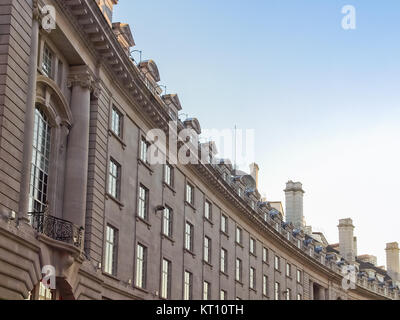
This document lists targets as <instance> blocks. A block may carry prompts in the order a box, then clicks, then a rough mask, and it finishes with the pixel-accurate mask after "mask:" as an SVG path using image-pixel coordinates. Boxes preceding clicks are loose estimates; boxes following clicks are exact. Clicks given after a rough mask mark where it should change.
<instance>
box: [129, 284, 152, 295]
mask: <svg viewBox="0 0 400 320" xmlns="http://www.w3.org/2000/svg"><path fill="white" fill-rule="evenodd" d="M133 289H136V290H139V291H141V292H143V293H146V294H149V293H150V292H149V291H147V290H146V289H144V288H140V287H137V286H133Z"/></svg>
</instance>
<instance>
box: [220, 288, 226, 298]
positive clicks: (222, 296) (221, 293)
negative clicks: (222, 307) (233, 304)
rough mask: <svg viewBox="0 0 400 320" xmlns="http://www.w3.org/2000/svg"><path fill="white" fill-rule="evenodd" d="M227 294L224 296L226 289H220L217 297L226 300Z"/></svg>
mask: <svg viewBox="0 0 400 320" xmlns="http://www.w3.org/2000/svg"><path fill="white" fill-rule="evenodd" d="M226 298H227V296H226V291H225V290H221V292H220V294H219V299H220V300H226Z"/></svg>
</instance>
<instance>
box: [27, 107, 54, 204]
mask: <svg viewBox="0 0 400 320" xmlns="http://www.w3.org/2000/svg"><path fill="white" fill-rule="evenodd" d="M50 141H51V129H50V122H49V120H48V118H47V116H46V115H45V114H44V113H43V112H42V111H40V110H39V109H35V120H34V131H33V150H32V162H31V180H30V192H29V193H30V194H29V195H30V201H29V212H44V211H45V210H46V207H47V194H48V180H49V164H50Z"/></svg>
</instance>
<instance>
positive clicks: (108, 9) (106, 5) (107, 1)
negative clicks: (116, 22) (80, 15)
mask: <svg viewBox="0 0 400 320" xmlns="http://www.w3.org/2000/svg"><path fill="white" fill-rule="evenodd" d="M96 2H97V5H98V6H99V7H100V10H101V12H103V15H104V17H105V18H106V20H107V22H108V24H109V25H110V26H112V19H113V8H114V5H116V4H118V0H96Z"/></svg>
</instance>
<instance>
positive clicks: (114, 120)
mask: <svg viewBox="0 0 400 320" xmlns="http://www.w3.org/2000/svg"><path fill="white" fill-rule="evenodd" d="M111 130H112V131H113V132H114V133H115V134H116V135H117V136H118V137H120V138H121V137H122V114H121V113H120V112H119V111H118V110H117V109H116V108H115V107H114V108H113V109H112V114H111Z"/></svg>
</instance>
